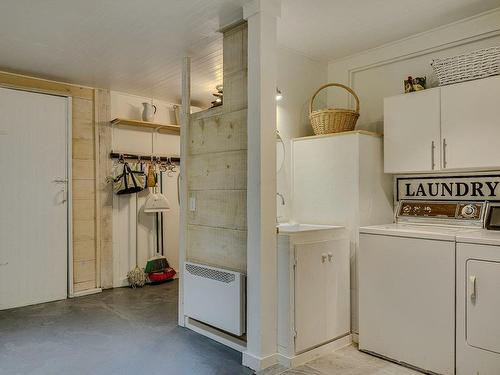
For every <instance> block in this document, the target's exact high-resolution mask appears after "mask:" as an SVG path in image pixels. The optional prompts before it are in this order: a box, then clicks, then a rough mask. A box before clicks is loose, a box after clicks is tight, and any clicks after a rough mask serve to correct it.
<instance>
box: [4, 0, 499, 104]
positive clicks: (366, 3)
mask: <svg viewBox="0 0 500 375" xmlns="http://www.w3.org/2000/svg"><path fill="white" fill-rule="evenodd" d="M246 1H247V0H141V1H138V0H43V1H41V0H40V1H38V0H37V1H34V0H0V70H6V71H12V72H17V73H24V74H30V75H36V76H41V77H44V78H48V79H55V80H60V81H66V82H72V83H77V84H82V85H88V86H96V87H105V88H110V89H113V90H118V91H124V92H129V93H133V94H137V95H143V96H151V97H156V98H159V99H163V100H167V101H171V102H178V101H179V100H180V76H181V60H182V57H183V56H185V55H190V56H191V57H192V59H193V63H192V69H193V71H192V96H193V99H194V100H195V103H193V104H195V105H208V104H209V102H210V100H211V98H212V96H211V93H212V92H213V91H214V88H215V85H217V84H219V83H221V81H222V38H221V35H220V34H218V33H217V29H218V28H219V26H220V24H221V23H222V24H224V23H225V20H227V19H230V18H234V16H236V15H239V14H241V6H242V5H243V4H244V3H245V2H246ZM498 6H500V0H418V1H417V0H356V1H353V0H283V11H282V18H281V20H280V22H279V30H278V38H279V43H280V44H281V45H282V46H284V47H286V48H289V49H292V50H295V51H297V52H299V53H301V54H304V55H306V56H309V57H311V58H313V59H316V60H324V61H325V62H326V61H327V60H331V59H335V58H339V57H342V56H346V55H349V54H352V53H355V52H359V51H362V50H364V49H367V48H372V47H375V46H377V45H380V44H383V43H387V42H390V41H393V40H397V39H400V38H403V37H405V36H408V35H411V34H414V33H417V32H421V31H425V30H427V29H430V28H433V27H437V26H439V25H442V24H446V23H449V22H453V21H456V20H459V19H461V18H464V17H468V16H471V15H474V14H477V13H480V12H483V11H486V10H488V9H492V8H495V7H498Z"/></svg>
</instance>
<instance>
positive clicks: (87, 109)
mask: <svg viewBox="0 0 500 375" xmlns="http://www.w3.org/2000/svg"><path fill="white" fill-rule="evenodd" d="M0 85H1V86H3V87H12V88H17V89H24V90H28V91H35V92H42V93H48V94H58V95H65V96H69V97H71V98H72V102H73V105H72V112H73V114H72V148H73V154H72V167H73V179H72V183H73V191H72V195H73V197H72V198H73V200H72V203H73V291H74V293H76V294H79V293H82V292H85V291H86V290H91V289H95V288H96V287H99V286H100V272H97V270H100V269H101V267H100V263H101V262H100V261H101V258H98V255H99V254H101V251H100V246H101V239H100V237H101V233H103V236H102V237H103V243H104V247H105V248H107V247H108V242H109V241H111V224H110V219H109V220H108V219H106V218H107V216H106V215H105V216H104V219H103V220H100V216H99V220H96V217H97V215H98V212H101V211H104V212H105V213H106V212H107V211H106V208H104V209H101V207H100V205H101V203H99V205H98V202H102V205H103V206H105V205H106V204H107V203H106V202H108V200H109V199H108V198H107V195H105V196H104V198H103V199H98V198H99V195H100V194H99V192H98V191H96V175H97V174H96V169H97V168H96V166H99V165H100V164H99V163H100V162H99V160H100V158H99V153H98V152H97V151H96V150H99V148H98V147H96V146H97V145H98V142H97V138H98V137H99V136H100V135H99V131H97V130H99V129H98V128H96V119H95V117H96V116H99V118H100V124H101V125H102V126H104V128H105V126H106V116H107V115H106V103H108V104H107V105H108V108H107V110H108V112H109V92H108V94H107V95H108V96H107V97H106V92H107V90H94V89H93V88H90V87H84V86H77V85H71V84H67V83H62V82H55V81H50V80H45V79H41V78H34V77H28V76H24V75H19V74H13V73H7V72H0ZM97 91H98V92H99V93H100V95H101V98H103V99H100V103H101V107H100V110H99V111H97V112H95V110H96V106H95V100H96V92H97ZM97 97H98V96H97ZM106 98H107V101H106ZM97 109H99V108H97ZM108 125H109V123H108ZM104 136H105V137H107V136H108V134H107V133H106V129H104ZM105 140H106V141H107V138H105ZM109 143H111V142H110V141H109ZM104 152H105V151H103V152H102V153H101V157H102V156H104ZM105 156H106V159H105V161H104V164H105V165H104V167H102V169H103V171H104V170H105V168H107V164H106V163H107V162H109V161H108V160H107V159H108V158H107V155H105ZM99 169H101V168H99ZM101 181H102V180H101ZM108 189H109V188H108ZM100 190H103V191H105V190H106V188H105V187H103V186H102V185H101V186H100ZM98 222H99V223H100V226H99V228H98V227H97V223H98ZM109 247H110V248H111V249H112V246H109ZM102 253H103V254H106V255H105V256H104V258H105V262H106V263H107V262H109V260H108V259H109V254H108V253H109V251H106V250H105V251H103V252H102ZM111 271H112V265H111ZM111 277H112V276H111Z"/></svg>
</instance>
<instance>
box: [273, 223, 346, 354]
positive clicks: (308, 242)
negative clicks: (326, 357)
mask: <svg viewBox="0 0 500 375" xmlns="http://www.w3.org/2000/svg"><path fill="white" fill-rule="evenodd" d="M278 296H279V297H278V298H279V300H278V348H279V353H280V354H281V355H283V356H284V357H286V358H288V359H290V360H292V359H293V358H294V357H295V356H296V355H298V354H300V353H303V352H305V351H308V350H309V349H313V348H315V347H317V346H320V345H322V344H326V343H328V342H330V341H333V340H335V339H337V338H341V337H343V336H346V335H348V334H349V333H350V323H351V321H350V292H349V237H348V234H347V231H346V230H345V229H344V228H342V227H339V228H336V229H325V230H319V231H310V232H299V233H283V234H281V233H280V234H279V235H278Z"/></svg>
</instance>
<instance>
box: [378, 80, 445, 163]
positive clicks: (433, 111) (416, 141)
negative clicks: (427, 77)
mask: <svg viewBox="0 0 500 375" xmlns="http://www.w3.org/2000/svg"><path fill="white" fill-rule="evenodd" d="M439 126H440V108H439V88H437V89H428V90H424V91H419V92H414V93H410V94H403V95H398V96H393V97H389V98H385V99H384V170H385V172H386V173H406V172H408V173H409V172H428V171H432V170H437V169H439V144H440V141H439V140H440V134H439V133H440V128H439Z"/></svg>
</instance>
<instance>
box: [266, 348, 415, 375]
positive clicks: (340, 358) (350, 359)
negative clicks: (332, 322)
mask: <svg viewBox="0 0 500 375" xmlns="http://www.w3.org/2000/svg"><path fill="white" fill-rule="evenodd" d="M258 375H422V374H421V373H420V372H417V371H413V370H410V369H407V368H406V367H402V366H398V365H396V364H394V363H392V362H388V361H384V360H382V359H380V358H377V357H374V356H371V355H368V354H365V353H362V352H360V351H359V350H358V349H357V347H356V346H354V345H351V346H348V347H346V348H343V349H340V350H338V351H335V352H333V353H331V354H328V355H326V356H324V357H321V358H318V359H315V360H313V361H311V362H308V363H307V364H305V365H303V366H299V367H297V368H294V369H288V370H287V369H286V368H283V367H282V366H279V365H277V366H273V367H272V368H269V369H266V370H264V371H261V372H259V373H258Z"/></svg>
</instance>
